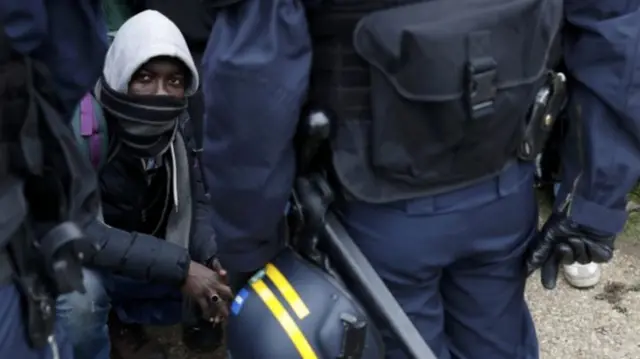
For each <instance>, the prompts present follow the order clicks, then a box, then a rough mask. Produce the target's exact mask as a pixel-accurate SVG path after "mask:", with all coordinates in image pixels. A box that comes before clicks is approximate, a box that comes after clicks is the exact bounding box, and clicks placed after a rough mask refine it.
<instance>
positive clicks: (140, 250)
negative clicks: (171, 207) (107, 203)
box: [85, 219, 190, 285]
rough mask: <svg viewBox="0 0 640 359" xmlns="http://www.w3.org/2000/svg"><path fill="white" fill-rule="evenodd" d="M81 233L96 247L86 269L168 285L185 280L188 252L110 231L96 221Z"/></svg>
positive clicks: (144, 237) (147, 238)
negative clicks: (101, 270) (88, 267)
mask: <svg viewBox="0 0 640 359" xmlns="http://www.w3.org/2000/svg"><path fill="white" fill-rule="evenodd" d="M85 233H86V234H87V235H88V236H89V237H91V238H92V239H94V240H95V241H96V243H97V245H98V248H99V249H98V252H97V253H96V254H95V255H94V256H92V257H90V258H86V264H87V265H89V266H95V267H98V268H100V269H105V270H108V271H110V272H112V273H115V274H119V275H123V276H126V277H130V278H134V279H140V280H145V281H150V282H155V283H162V284H168V285H180V284H182V283H183V282H184V280H185V279H186V277H187V273H188V269H189V263H190V258H189V253H188V252H187V250H186V249H184V248H182V247H180V246H178V245H176V244H173V243H170V242H167V241H164V240H161V239H158V238H155V237H152V236H149V235H146V234H142V233H135V232H126V231H123V230H120V229H117V228H113V227H110V226H108V225H106V224H104V223H102V222H101V221H100V220H97V219H96V220H94V221H91V222H90V223H89V224H88V225H87V226H86V227H85Z"/></svg>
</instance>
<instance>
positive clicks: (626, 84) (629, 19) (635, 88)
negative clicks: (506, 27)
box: [557, 0, 640, 234]
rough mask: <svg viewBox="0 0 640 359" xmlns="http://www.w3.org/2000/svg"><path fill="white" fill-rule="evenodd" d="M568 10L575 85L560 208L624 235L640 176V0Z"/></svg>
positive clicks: (580, 3) (577, 0)
mask: <svg viewBox="0 0 640 359" xmlns="http://www.w3.org/2000/svg"><path fill="white" fill-rule="evenodd" d="M565 11H566V17H567V29H565V32H566V33H565V43H564V46H565V62H566V66H567V69H568V73H569V75H570V77H571V79H572V82H571V85H572V87H571V88H570V91H571V100H570V103H569V106H570V107H569V113H570V121H569V122H570V124H569V127H570V128H569V133H568V137H567V140H566V142H565V148H564V153H563V165H564V171H565V174H566V176H565V179H564V181H563V185H562V189H561V195H560V196H559V198H558V203H557V204H558V205H560V206H561V205H562V204H563V202H564V203H569V207H568V208H569V212H568V213H569V216H570V217H571V218H572V219H573V220H574V221H576V222H577V223H579V224H582V225H585V226H588V227H590V228H593V229H596V230H600V231H603V232H606V233H611V234H613V233H619V232H620V231H622V229H623V226H624V223H625V221H626V218H627V215H626V212H625V202H626V196H627V194H628V193H629V191H630V190H631V189H632V188H633V187H634V186H635V185H636V183H637V181H638V178H639V177H640V57H639V52H640V46H639V45H640V10H639V1H637V0H635V1H627V0H607V1H595V0H566V1H565ZM567 200H568V201H567Z"/></svg>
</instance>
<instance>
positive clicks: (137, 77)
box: [128, 56, 189, 99]
mask: <svg viewBox="0 0 640 359" xmlns="http://www.w3.org/2000/svg"><path fill="white" fill-rule="evenodd" d="M188 74H189V70H188V69H187V66H186V65H185V64H184V62H182V61H180V60H179V59H176V58H174V57H168V56H159V57H156V58H153V59H151V60H150V61H148V62H146V63H145V64H144V65H142V66H141V67H140V68H139V69H138V70H137V71H136V72H135V73H134V74H133V76H131V81H129V88H128V93H129V94H132V95H156V96H172V97H175V98H179V99H183V98H184V97H185V91H186V89H187V83H188V82H189V76H188Z"/></svg>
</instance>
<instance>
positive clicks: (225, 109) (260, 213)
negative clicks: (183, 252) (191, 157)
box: [202, 0, 311, 272]
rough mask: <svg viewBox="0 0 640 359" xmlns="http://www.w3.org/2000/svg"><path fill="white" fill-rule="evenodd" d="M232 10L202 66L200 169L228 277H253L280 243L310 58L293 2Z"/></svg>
mask: <svg viewBox="0 0 640 359" xmlns="http://www.w3.org/2000/svg"><path fill="white" fill-rule="evenodd" d="M237 6H239V7H241V8H242V10H238V9H237V8H231V9H221V10H220V12H219V13H218V17H217V19H216V22H215V24H214V28H213V31H212V32H211V36H210V37H209V43H208V45H207V51H206V53H205V59H204V60H203V76H202V77H203V80H202V82H203V84H204V85H205V86H204V87H203V89H204V94H205V105H206V111H205V113H206V114H207V117H206V119H205V123H206V131H205V137H204V139H205V140H204V153H203V156H202V161H203V165H204V170H205V179H206V180H207V182H208V184H209V186H208V187H209V191H210V194H211V202H212V207H213V224H214V228H215V230H216V236H217V237H216V238H217V242H218V249H219V253H220V260H221V262H222V264H223V265H224V266H225V268H228V269H229V270H230V271H240V272H250V271H253V270H256V269H258V268H260V267H261V266H263V265H264V264H266V262H267V261H268V260H270V259H272V257H273V256H274V255H275V254H276V253H277V251H278V250H279V244H280V242H282V241H281V240H280V238H279V237H278V225H279V224H280V223H281V222H282V218H283V212H284V210H285V208H286V204H287V201H288V199H289V196H290V194H291V188H292V185H293V179H294V174H295V153H294V148H293V137H294V133H295V130H296V127H297V123H298V119H299V116H300V108H301V107H302V104H303V103H304V101H305V97H306V93H307V84H308V76H309V68H310V63H311V48H310V39H309V35H308V31H307V23H306V18H305V14H304V11H303V9H301V8H300V6H299V3H298V2H296V1H273V0H269V1H267V0H264V1H263V0H261V1H245V2H242V3H241V4H238V5H237ZM285 74H286V75H285Z"/></svg>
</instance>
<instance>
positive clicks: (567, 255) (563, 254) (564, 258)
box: [556, 243, 576, 264]
mask: <svg viewBox="0 0 640 359" xmlns="http://www.w3.org/2000/svg"><path fill="white" fill-rule="evenodd" d="M556 252H557V256H558V257H559V258H560V262H561V263H562V264H571V263H573V262H575V261H576V257H575V253H574V252H573V250H572V249H571V247H569V245H567V244H564V243H563V244H559V245H558V246H557V247H556Z"/></svg>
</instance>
